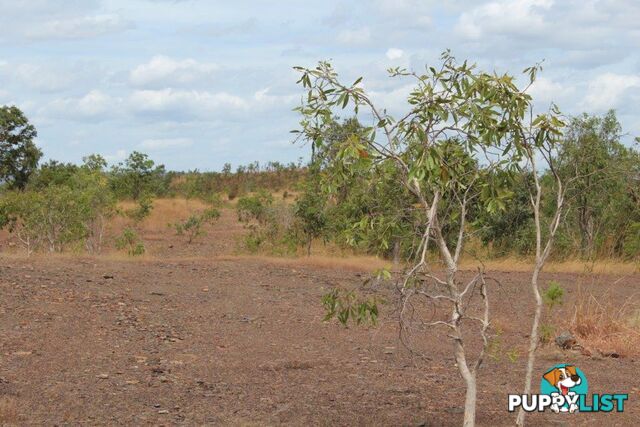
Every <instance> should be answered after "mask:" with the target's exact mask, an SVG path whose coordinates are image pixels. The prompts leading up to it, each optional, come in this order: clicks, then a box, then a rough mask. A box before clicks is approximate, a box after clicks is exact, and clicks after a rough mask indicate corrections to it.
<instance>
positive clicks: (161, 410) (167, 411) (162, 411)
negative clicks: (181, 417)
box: [158, 409, 169, 414]
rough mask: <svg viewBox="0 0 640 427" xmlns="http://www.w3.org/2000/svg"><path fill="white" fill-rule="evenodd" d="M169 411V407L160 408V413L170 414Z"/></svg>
mask: <svg viewBox="0 0 640 427" xmlns="http://www.w3.org/2000/svg"><path fill="white" fill-rule="evenodd" d="M168 413H169V410H168V409H160V410H159V411H158V414H168Z"/></svg>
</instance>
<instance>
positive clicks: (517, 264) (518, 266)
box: [461, 258, 640, 274]
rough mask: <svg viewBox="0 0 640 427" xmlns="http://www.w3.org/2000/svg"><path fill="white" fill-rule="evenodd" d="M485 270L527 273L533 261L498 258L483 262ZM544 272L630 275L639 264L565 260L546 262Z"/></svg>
mask: <svg viewBox="0 0 640 427" xmlns="http://www.w3.org/2000/svg"><path fill="white" fill-rule="evenodd" d="M483 262H484V264H485V266H486V267H487V270H493V271H518V272H528V271H532V270H533V261H532V260H524V259H518V258H500V259H494V260H483ZM477 265H478V261H476V260H474V259H464V260H462V262H461V268H462V269H475V267H476V266H477ZM544 271H546V272H548V273H577V274H632V273H637V272H640V264H638V263H633V262H622V261H618V260H598V261H595V262H594V261H581V260H567V261H562V262H547V263H546V265H545V267H544Z"/></svg>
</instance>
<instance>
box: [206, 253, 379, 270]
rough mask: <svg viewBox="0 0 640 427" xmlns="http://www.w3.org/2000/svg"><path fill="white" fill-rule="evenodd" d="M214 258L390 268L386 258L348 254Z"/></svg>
mask: <svg viewBox="0 0 640 427" xmlns="http://www.w3.org/2000/svg"><path fill="white" fill-rule="evenodd" d="M214 259H217V260H221V261H226V260H229V261H236V260H243V259H247V260H257V261H264V262H268V263H271V264H277V265H285V266H288V267H315V268H324V269H333V268H340V269H345V270H351V271H359V272H362V271H366V272H370V271H373V270H379V269H381V268H390V267H391V263H390V262H389V261H387V260H384V259H381V258H378V257H373V256H350V257H341V258H338V257H331V256H325V255H311V256H309V257H307V256H304V257H295V258H294V257H272V256H263V255H237V256H219V257H216V258H214Z"/></svg>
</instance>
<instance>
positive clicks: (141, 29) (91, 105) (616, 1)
mask: <svg viewBox="0 0 640 427" xmlns="http://www.w3.org/2000/svg"><path fill="white" fill-rule="evenodd" d="M0 11H1V12H0V28H1V30H0V104H15V105H17V106H18V107H20V108H21V109H23V111H25V112H26V113H27V115H28V116H29V118H30V119H31V120H32V121H33V122H34V124H35V125H36V127H37V129H38V131H39V139H38V144H39V145H40V146H41V147H42V148H43V150H44V152H45V156H46V157H47V158H54V159H58V160H64V161H72V162H79V161H80V159H81V158H82V157H83V156H85V155H87V154H89V153H100V154H102V155H104V156H106V157H107V159H109V160H110V161H111V162H117V161H119V160H121V159H122V158H124V157H125V156H126V155H128V153H130V152H131V151H132V150H140V151H144V152H147V153H149V154H150V155H151V156H152V157H153V158H154V159H156V160H157V161H159V162H162V163H164V164H166V165H167V166H168V167H169V168H171V169H183V170H184V169H194V168H198V169H200V170H219V169H220V168H221V167H222V165H223V164H224V163H225V162H230V163H232V164H233V165H234V166H237V165H238V164H244V163H249V162H252V161H254V160H258V161H261V162H265V161H268V160H279V161H284V162H289V161H296V160H297V159H298V158H299V157H306V155H307V149H306V148H305V147H301V146H299V145H293V144H291V136H290V134H289V131H290V130H291V129H293V128H295V127H296V124H297V117H296V114H295V113H293V112H292V111H291V109H292V108H293V107H294V106H295V105H297V104H298V103H299V100H300V94H301V91H300V90H299V88H298V87H297V86H296V85H295V81H296V74H295V73H294V72H293V71H292V70H291V67H292V66H294V65H306V66H312V65H314V64H315V63H316V62H317V61H318V60H321V59H331V60H332V61H333V63H334V64H335V66H336V68H337V69H338V71H339V72H340V73H341V74H342V75H344V77H345V78H346V79H348V80H351V79H355V78H356V77H358V76H360V75H363V76H364V78H365V80H364V84H365V87H366V89H367V90H369V91H371V92H372V93H373V95H374V97H375V99H376V100H377V101H378V102H379V103H381V104H382V105H386V106H387V107H388V108H389V109H390V110H391V111H401V109H402V105H403V104H402V100H403V98H404V96H405V94H406V93H407V89H408V87H407V82H406V81H402V80H397V79H395V80H394V79H389V78H388V77H387V75H386V71H385V70H386V69H387V68H388V67H390V66H405V67H408V68H412V69H415V70H419V69H421V68H422V67H424V65H425V64H431V63H434V62H435V61H436V60H437V58H438V56H439V54H440V52H441V51H442V50H444V49H446V48H450V49H451V50H452V51H453V53H454V54H455V55H456V56H457V57H458V58H465V59H469V60H471V61H473V62H477V63H478V64H479V65H480V66H481V67H482V68H484V69H489V70H493V69H496V70H498V71H501V72H503V71H509V72H511V73H520V72H521V71H522V69H524V68H525V67H527V66H529V65H532V64H534V63H536V62H538V61H540V60H544V72H543V73H542V75H541V78H540V79H539V81H538V82H537V84H536V85H535V86H534V87H533V88H532V94H533V95H534V97H535V99H536V103H537V105H538V106H540V108H544V107H545V106H547V105H548V104H549V103H550V102H551V101H555V102H556V103H557V104H558V105H559V106H560V108H561V109H562V110H563V112H565V113H567V114H578V113H580V112H583V111H585V112H589V113H602V112H605V111H606V110H607V109H609V108H615V109H616V110H617V111H618V115H619V118H620V119H621V121H622V124H623V126H624V130H625V131H626V132H628V133H629V135H633V136H637V135H640V103H639V101H640V53H639V52H640V50H639V48H640V25H639V24H638V23H639V22H640V1H637V0H494V1H471V0H465V1H451V0H440V1H435V0H369V1H350V2H344V1H322V2H305V1H299V0H298V1H288V0H286V1H285V0H282V1H267V0H253V1H249V0H235V1H215V0H24V1H15V0H0ZM627 140H629V141H630V140H631V138H630V137H628V138H627Z"/></svg>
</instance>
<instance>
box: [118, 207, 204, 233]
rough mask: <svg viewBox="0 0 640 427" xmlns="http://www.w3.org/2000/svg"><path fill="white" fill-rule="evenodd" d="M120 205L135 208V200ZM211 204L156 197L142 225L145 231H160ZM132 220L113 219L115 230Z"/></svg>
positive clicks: (123, 208) (126, 208)
mask: <svg viewBox="0 0 640 427" xmlns="http://www.w3.org/2000/svg"><path fill="white" fill-rule="evenodd" d="M118 207H119V208H120V209H122V210H123V211H126V210H129V209H134V208H135V207H136V203H135V202H131V201H126V202H120V203H118ZM208 207H209V205H207V204H206V203H204V202H203V201H201V200H198V199H191V200H187V199H154V201H153V209H152V210H151V213H150V214H149V216H148V217H147V218H145V219H144V220H143V221H142V223H141V224H140V227H141V229H142V231H144V232H151V233H158V232H162V231H165V230H166V229H167V224H169V223H172V222H176V221H179V220H184V219H186V218H188V217H189V216H190V215H191V214H194V213H197V212H202V211H204V210H205V209H207V208H208ZM130 222H131V220H130V219H128V218H123V217H116V218H114V219H113V221H112V224H111V225H112V226H113V229H114V230H121V229H123V228H124V227H125V226H126V225H127V224H129V223H130Z"/></svg>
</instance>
